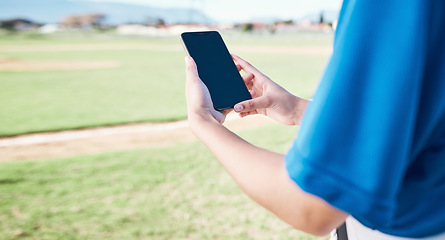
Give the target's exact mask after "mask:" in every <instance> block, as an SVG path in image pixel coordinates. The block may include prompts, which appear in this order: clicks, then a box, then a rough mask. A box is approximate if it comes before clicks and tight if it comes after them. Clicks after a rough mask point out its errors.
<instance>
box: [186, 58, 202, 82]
mask: <svg viewBox="0 0 445 240" xmlns="http://www.w3.org/2000/svg"><path fill="white" fill-rule="evenodd" d="M185 75H186V78H187V80H188V81H194V80H197V79H199V75H198V68H197V67H196V63H195V61H194V60H193V58H192V57H190V56H187V57H185Z"/></svg>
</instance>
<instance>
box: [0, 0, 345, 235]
mask: <svg viewBox="0 0 445 240" xmlns="http://www.w3.org/2000/svg"><path fill="white" fill-rule="evenodd" d="M340 7H341V1H340V0H275V1H265V0H255V1H254V0H237V1H235V0H186V1H180V0H163V1H155V0H127V1H126V0H114V1H112V0H103V1H102V0H90V1H88V0H0V239H327V238H326V237H322V238H316V237H311V236H309V235H306V234H304V233H301V232H299V231H297V230H294V229H292V228H291V227H289V226H288V225H286V224H285V223H283V222H281V221H280V220H278V219H277V218H276V217H275V216H273V215H272V214H270V213H268V212H267V211H266V210H264V209H262V208H261V207H259V206H257V205H256V204H255V203H253V202H252V201H250V200H249V199H248V198H247V197H246V196H245V195H244V194H243V193H242V192H241V191H240V190H239V189H238V187H237V186H236V184H235V183H234V182H233V181H232V180H231V178H230V177H229V176H228V174H227V173H226V172H225V171H224V169H222V167H221V166H220V165H219V163H218V162H217V161H216V159H214V157H213V156H212V154H211V153H210V152H209V151H208V150H207V149H206V147H205V146H203V144H201V143H200V142H198V141H197V140H196V139H195V137H194V136H193V134H192V133H191V132H190V130H189V129H188V127H187V122H186V120H185V119H186V118H187V116H186V107H185V90H184V88H185V74H184V56H185V51H184V49H183V47H182V45H181V43H180V40H179V35H180V33H182V32H184V31H202V30H217V31H219V32H220V33H221V34H222V36H223V38H224V40H225V41H226V44H227V46H228V48H229V50H230V51H231V52H232V53H234V54H237V55H239V56H241V57H242V58H244V59H246V60H248V61H250V62H251V63H252V64H253V65H254V66H256V67H257V68H258V69H260V70H261V71H262V72H263V73H265V74H266V75H268V76H269V77H270V78H272V80H274V81H276V82H278V83H279V84H280V85H282V86H284V87H285V88H286V89H288V90H289V91H290V92H292V93H294V94H296V95H298V96H300V97H303V98H310V97H311V96H312V94H313V92H314V91H315V89H316V87H317V83H318V80H319V78H320V76H321V74H322V73H323V69H324V67H325V64H326V62H327V60H328V59H329V56H330V54H331V51H332V42H333V36H334V29H335V26H336V23H337V18H338V14H339V10H340ZM226 125H227V126H228V127H229V128H230V129H232V130H233V131H235V132H237V133H238V134H240V135H241V136H242V137H243V138H245V139H247V140H248V141H251V142H252V143H254V144H257V145H260V146H262V147H265V148H268V149H271V150H274V151H278V152H282V153H285V152H286V151H287V149H288V148H289V147H290V145H291V143H292V140H293V139H294V138H295V136H296V134H297V132H298V127H288V126H282V125H279V124H277V123H275V122H273V121H271V120H268V119H267V118H264V117H261V116H257V117H248V118H245V119H239V118H238V117H237V116H235V115H229V117H228V120H227V122H226Z"/></svg>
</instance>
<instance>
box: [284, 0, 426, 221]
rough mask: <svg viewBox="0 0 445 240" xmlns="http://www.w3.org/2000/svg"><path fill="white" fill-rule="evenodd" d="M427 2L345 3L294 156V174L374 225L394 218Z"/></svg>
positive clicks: (290, 160) (290, 162)
mask: <svg viewBox="0 0 445 240" xmlns="http://www.w3.org/2000/svg"><path fill="white" fill-rule="evenodd" d="M424 5H427V4H425V3H424V2H423V1H420V0H416V1H400V0H398V1H381V0H378V1H367V0H356V1H352V0H351V1H345V2H344V3H343V7H342V10H341V14H340V19H339V25H338V29H337V33H336V37H335V42H334V52H333V55H332V56H331V59H330V61H329V63H328V65H327V68H326V71H325V73H324V75H323V77H322V80H321V82H320V86H319V88H318V89H317V91H316V93H315V95H314V100H313V102H312V103H311V104H310V106H309V107H308V109H307V111H306V113H305V116H304V119H303V123H302V126H301V128H300V132H299V134H298V137H297V139H296V140H295V142H294V144H293V146H292V148H291V149H290V151H289V152H288V154H287V156H286V166H287V170H288V173H289V176H290V177H291V178H292V179H293V180H294V181H295V182H296V183H297V184H298V185H299V186H300V187H301V188H302V189H303V190H304V191H306V192H309V193H311V194H314V195H317V196H319V197H321V198H323V199H325V200H326V201H327V202H329V203H330V204H331V205H333V206H334V207H336V208H338V209H341V210H343V211H345V212H347V213H349V214H351V215H353V216H354V217H355V218H357V219H358V220H359V221H360V222H362V223H363V224H365V225H367V226H368V227H371V228H377V227H378V225H379V224H383V223H386V222H388V221H389V220H390V219H391V218H392V217H393V215H394V213H395V212H394V211H395V205H396V198H397V194H398V191H399V190H400V186H401V184H402V181H403V177H404V172H405V170H406V168H407V166H408V165H409V162H410V152H411V144H412V139H413V132H414V127H415V124H416V115H417V104H418V101H419V97H420V96H419V95H420V92H421V91H420V89H421V86H422V75H423V74H424V73H423V62H424V59H425V51H424V49H423V48H424V46H425V45H426V44H425V37H424V36H425V35H426V34H424V31H426V30H427V29H425V27H424V26H425V24H427V23H426V22H425V21H427V20H426V19H427V18H425V16H424V15H425V11H424V8H425V6H424Z"/></svg>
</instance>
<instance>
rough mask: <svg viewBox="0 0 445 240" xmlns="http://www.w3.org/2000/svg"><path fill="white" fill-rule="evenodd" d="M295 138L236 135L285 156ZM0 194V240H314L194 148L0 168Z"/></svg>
mask: <svg viewBox="0 0 445 240" xmlns="http://www.w3.org/2000/svg"><path fill="white" fill-rule="evenodd" d="M295 131H296V128H294V127H286V126H281V125H270V126H267V127H263V128H260V129H257V130H254V131H249V132H243V133H242V134H241V135H242V136H243V137H245V138H247V139H248V140H250V141H253V142H254V143H255V144H258V145H260V146H263V147H266V146H267V148H269V149H273V150H276V151H279V152H285V151H286V149H287V148H288V147H289V146H290V142H291V140H292V138H293V136H294V134H295ZM272 135H273V136H274V137H270V136H272ZM264 136H269V137H264ZM0 192H1V193H2V194H1V196H2V197H1V198H0V225H1V226H2V228H0V236H2V238H1V239H318V238H315V237H310V236H309V235H305V234H303V233H301V232H299V231H297V230H294V229H292V228H291V227H290V226H288V225H287V224H285V223H283V222H281V221H280V220H278V219H277V218H276V217H275V216H273V215H272V214H270V213H268V212H267V211H266V210H264V209H262V208H261V207H259V206H257V205H256V204H255V203H253V202H252V201H251V200H249V199H248V198H247V197H246V196H245V195H244V194H243V193H242V192H241V191H240V190H239V188H238V187H237V186H236V184H235V183H234V181H233V180H232V179H231V178H230V177H229V175H228V174H227V173H226V172H225V171H224V170H223V169H222V167H221V166H220V165H219V163H218V162H217V161H216V160H215V159H214V157H213V156H212V155H211V153H210V152H209V151H208V150H207V149H206V148H205V147H204V146H203V145H202V144H200V143H196V142H195V143H189V144H182V145H173V146H170V147H166V148H159V149H141V150H136V151H124V152H112V153H105V154H98V155H89V156H78V157H73V158H66V159H57V160H43V161H36V162H33V161H22V162H9V163H2V164H0ZM320 239H325V238H320Z"/></svg>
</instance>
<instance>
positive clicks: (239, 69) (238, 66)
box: [235, 64, 243, 72]
mask: <svg viewBox="0 0 445 240" xmlns="http://www.w3.org/2000/svg"><path fill="white" fill-rule="evenodd" d="M235 65H236V69H238V72H240V71H241V70H243V69H242V68H241V66H240V65H239V64H235Z"/></svg>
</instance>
